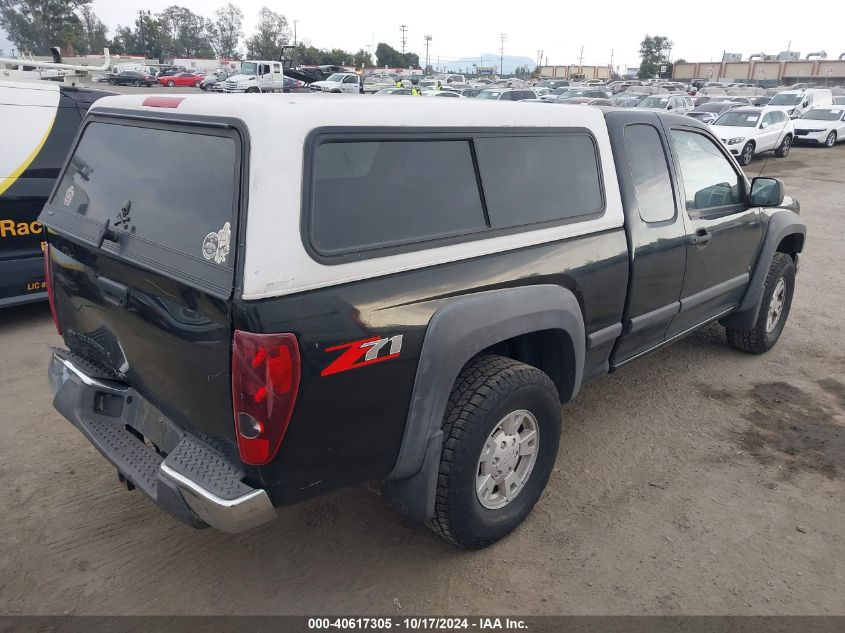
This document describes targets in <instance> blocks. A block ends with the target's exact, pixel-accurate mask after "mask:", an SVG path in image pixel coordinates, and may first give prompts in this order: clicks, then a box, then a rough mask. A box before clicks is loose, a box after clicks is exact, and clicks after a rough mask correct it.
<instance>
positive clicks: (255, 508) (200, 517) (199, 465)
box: [49, 349, 276, 533]
mask: <svg viewBox="0 0 845 633" xmlns="http://www.w3.org/2000/svg"><path fill="white" fill-rule="evenodd" d="M49 383H50V389H51V390H52V392H53V394H54V399H53V406H55V408H56V409H57V410H58V411H59V413H61V414H62V415H64V416H65V417H66V418H67V419H68V420H69V421H70V422H71V423H72V424H73V425H74V426H75V427H76V428H78V429H79V430H80V431H81V432H82V433H83V435H85V437H86V438H88V440H89V441H90V442H91V444H92V445H93V446H94V447H95V448H96V449H97V450H99V451H100V453H102V454H103V456H104V457H105V458H106V459H107V460H108V461H109V462H111V463H112V464H113V465H114V466H115V467H116V468H117V470H118V472H119V473H120V474H121V475H123V476H124V477H125V478H126V479H127V480H128V481H129V482H131V483H132V484H133V485H134V486H135V487H136V488H139V489H141V490H142V491H143V492H144V493H145V494H146V495H147V496H148V497H150V499H152V500H153V502H155V504H156V505H158V506H159V507H160V508H162V509H163V510H164V511H166V512H168V513H169V514H171V515H173V516H175V517H176V518H178V519H180V520H182V521H184V522H186V523H188V524H189V525H192V526H193V527H198V528H201V527H208V526H211V527H214V528H217V529H219V530H221V531H223V532H232V533H234V532H243V531H245V530H249V529H251V528H253V527H256V526H258V525H261V524H262V523H266V522H267V521H270V520H272V519H274V518H275V517H276V510H275V508H274V507H273V503H272V502H271V500H270V497H269V495H268V494H267V491H266V490H264V489H262V488H253V487H251V486H249V485H247V484H246V483H244V482H243V478H244V471H243V467H242V466H241V465H240V464H238V463H236V461H235V460H233V459H231V458H229V457H227V456H225V455H224V454H223V453H221V452H220V451H219V450H218V449H216V448H214V447H212V446H211V445H210V444H208V443H207V442H205V441H203V440H202V439H201V438H198V437H195V436H194V435H192V434H190V433H187V432H186V431H184V430H183V429H181V428H179V427H177V426H176V425H175V424H174V423H173V422H171V421H169V420H167V418H166V417H165V416H163V415H162V414H161V412H159V411H158V410H156V409H154V408H153V407H152V406H151V405H150V403H149V402H147V401H146V400H144V398H143V397H142V396H141V395H140V394H139V393H138V392H137V391H135V390H134V389H132V388H131V387H130V386H128V385H127V384H126V383H124V382H121V381H120V380H118V379H116V378H115V377H114V376H110V375H109V371H108V369H106V368H102V367H99V366H98V365H97V364H96V363H93V362H92V361H89V360H87V359H84V358H82V357H79V356H78V355H75V354H73V353H72V352H68V351H67V350H61V349H54V350H53V356H52V359H51V360H50V367H49ZM139 436H142V437H143V438H144V439H145V440H147V441H142V440H141V439H139ZM156 447H158V448H159V450H156ZM161 447H166V448H167V450H166V451H164V450H161ZM162 453H166V456H165V455H164V454H162Z"/></svg>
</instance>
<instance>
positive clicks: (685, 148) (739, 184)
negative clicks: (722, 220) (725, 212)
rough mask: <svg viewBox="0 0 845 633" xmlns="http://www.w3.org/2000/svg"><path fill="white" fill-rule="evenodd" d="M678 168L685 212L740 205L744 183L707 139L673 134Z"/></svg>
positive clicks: (684, 134) (717, 148)
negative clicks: (683, 192) (679, 166)
mask: <svg viewBox="0 0 845 633" xmlns="http://www.w3.org/2000/svg"><path fill="white" fill-rule="evenodd" d="M672 139H673V141H674V144H675V152H676V153H677V155H678V162H679V163H680V165H681V176H682V177H683V182H684V189H685V190H686V205H687V210H688V211H704V210H707V209H715V208H719V207H727V206H731V205H736V204H741V203H742V201H743V188H744V182H743V180H742V179H741V178H740V176H739V174H737V172H736V171H735V170H734V168H733V166H732V165H731V163H730V161H728V159H727V158H726V157H725V155H724V154H723V153H722V151H721V150H720V149H719V147H718V146H717V145H716V144H715V143H714V142H713V141H712V140H710V138H708V137H707V136H705V135H704V134H699V133H697V132H688V131H685V130H672Z"/></svg>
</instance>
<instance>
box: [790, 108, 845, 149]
mask: <svg viewBox="0 0 845 633" xmlns="http://www.w3.org/2000/svg"><path fill="white" fill-rule="evenodd" d="M792 125H793V126H794V127H795V142H796V143H799V142H800V143H815V144H817V145H823V146H824V147H833V146H834V145H836V143H837V142H838V141H842V140H845V106H840V107H836V106H831V107H828V108H813V109H811V110H807V111H806V112H805V113H804V114H802V115H801V118H800V119H795V120H793V122H792Z"/></svg>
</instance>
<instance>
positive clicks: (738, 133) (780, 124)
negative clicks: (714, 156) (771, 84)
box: [713, 107, 795, 165]
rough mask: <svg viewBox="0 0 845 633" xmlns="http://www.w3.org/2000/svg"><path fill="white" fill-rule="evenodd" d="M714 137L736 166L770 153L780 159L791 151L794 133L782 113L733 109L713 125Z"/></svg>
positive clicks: (753, 109)
mask: <svg viewBox="0 0 845 633" xmlns="http://www.w3.org/2000/svg"><path fill="white" fill-rule="evenodd" d="M713 133H714V134H715V135H716V136H718V137H719V138H720V139H721V140H722V142H723V143H724V144H725V146H726V147H727V148H728V149H729V150H730V152H731V154H733V155H734V156H736V157H737V160H738V161H739V164H740V165H748V164H749V163H750V162H751V159H752V158H754V157H755V156H756V155H758V154H761V153H763V152H769V151H774V153H775V156H777V157H778V158H783V157H784V156H786V155H787V154H788V153H789V148H790V147H792V139H793V137H794V136H795V131H794V129H793V127H792V121H791V120H790V118H789V116H787V114H786V113H785V112H782V111H780V110H778V109H777V108H768V107H766V108H736V109H735V110H728V111H727V112H725V113H724V114H723V115H722V116H720V117H719V118H718V119H716V120H715V121H714V122H713Z"/></svg>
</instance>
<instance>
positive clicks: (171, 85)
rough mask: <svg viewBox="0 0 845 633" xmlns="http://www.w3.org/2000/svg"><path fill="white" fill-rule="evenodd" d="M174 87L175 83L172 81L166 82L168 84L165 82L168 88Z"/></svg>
mask: <svg viewBox="0 0 845 633" xmlns="http://www.w3.org/2000/svg"><path fill="white" fill-rule="evenodd" d="M175 85H176V82H175V81H173V80H172V79H170V80H168V82H167V87H168V88H173V87H174V86H175Z"/></svg>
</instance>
